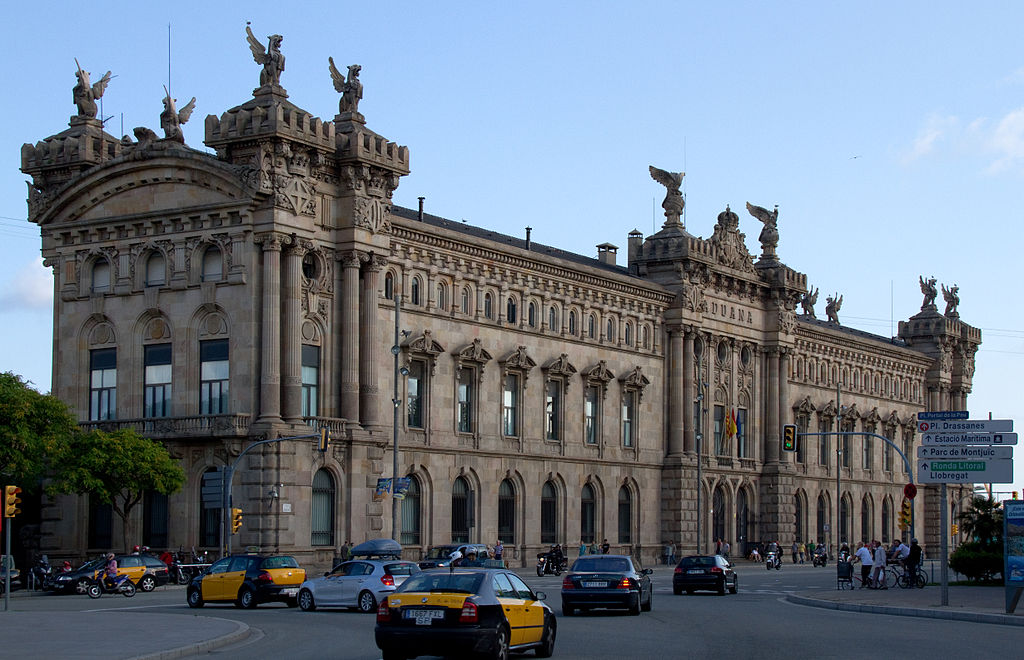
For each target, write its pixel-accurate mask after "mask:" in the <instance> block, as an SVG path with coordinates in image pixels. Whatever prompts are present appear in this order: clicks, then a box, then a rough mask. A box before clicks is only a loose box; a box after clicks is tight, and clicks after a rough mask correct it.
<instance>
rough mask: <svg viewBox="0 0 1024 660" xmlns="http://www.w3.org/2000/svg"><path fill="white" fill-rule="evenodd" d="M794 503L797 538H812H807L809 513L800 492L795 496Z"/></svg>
mask: <svg viewBox="0 0 1024 660" xmlns="http://www.w3.org/2000/svg"><path fill="white" fill-rule="evenodd" d="M793 505H794V506H793V510H794V511H796V538H797V539H798V540H804V539H807V540H812V539H808V538H807V515H806V513H805V512H804V500H803V498H802V497H800V494H799V493H797V494H796V495H795V496H794V497H793Z"/></svg>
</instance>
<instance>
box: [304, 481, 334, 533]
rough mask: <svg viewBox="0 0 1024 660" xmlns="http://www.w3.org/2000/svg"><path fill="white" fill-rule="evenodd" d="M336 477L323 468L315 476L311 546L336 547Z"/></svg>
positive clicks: (311, 510) (311, 509)
mask: <svg viewBox="0 0 1024 660" xmlns="http://www.w3.org/2000/svg"><path fill="white" fill-rule="evenodd" d="M334 493H335V490H334V477H333V476H331V473H330V472H328V471H327V470H325V469H323V468H321V469H319V470H317V471H316V474H314V475H313V502H312V506H311V507H310V513H311V520H310V530H311V534H310V545H334Z"/></svg>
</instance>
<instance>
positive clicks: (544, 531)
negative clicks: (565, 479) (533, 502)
mask: <svg viewBox="0 0 1024 660" xmlns="http://www.w3.org/2000/svg"><path fill="white" fill-rule="evenodd" d="M557 506H558V499H557V495H556V492H555V487H554V486H553V485H552V483H551V482H550V481H545V482H544V488H542V489H541V491H540V542H541V543H556V542H557V541H556V540H555V539H556V538H558V532H557V529H558V508H557Z"/></svg>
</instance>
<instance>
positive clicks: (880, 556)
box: [871, 541, 888, 589]
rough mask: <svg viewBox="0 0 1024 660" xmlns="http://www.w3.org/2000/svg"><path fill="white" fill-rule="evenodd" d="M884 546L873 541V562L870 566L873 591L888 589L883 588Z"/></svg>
mask: <svg viewBox="0 0 1024 660" xmlns="http://www.w3.org/2000/svg"><path fill="white" fill-rule="evenodd" d="M885 557H886V552H885V546H884V545H882V544H881V543H880V542H879V541H875V555H874V561H873V562H872V564H871V584H872V585H874V587H875V589H888V587H886V586H885Z"/></svg>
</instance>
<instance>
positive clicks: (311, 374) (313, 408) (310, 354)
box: [302, 344, 320, 417]
mask: <svg viewBox="0 0 1024 660" xmlns="http://www.w3.org/2000/svg"><path fill="white" fill-rule="evenodd" d="M319 391H320V347H319V346H308V345H305V344H303V346H302V416H303V417H317V416H319V415H320V404H319V401H320V399H319V395H318V392H319Z"/></svg>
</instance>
